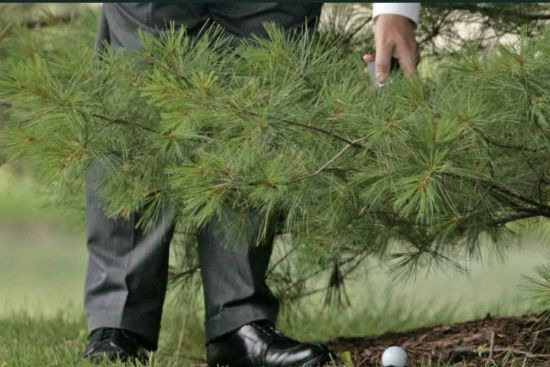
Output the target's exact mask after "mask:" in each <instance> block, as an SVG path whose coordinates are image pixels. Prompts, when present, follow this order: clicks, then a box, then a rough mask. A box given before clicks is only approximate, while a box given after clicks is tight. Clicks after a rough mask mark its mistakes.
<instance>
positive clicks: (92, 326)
mask: <svg viewBox="0 0 550 367" xmlns="http://www.w3.org/2000/svg"><path fill="white" fill-rule="evenodd" d="M87 320H88V331H89V332H90V333H91V332H92V331H94V330H96V329H99V328H104V327H108V328H117V329H124V330H129V331H131V332H134V333H136V334H139V335H140V336H142V337H143V338H145V339H146V340H147V341H148V342H149V344H148V345H145V346H144V347H146V348H147V349H150V350H156V349H157V347H158V336H159V331H160V323H159V322H157V321H153V320H148V319H147V318H146V317H143V312H131V311H128V310H124V312H121V311H120V309H110V308H106V309H101V310H94V311H93V312H90V311H88V312H87Z"/></svg>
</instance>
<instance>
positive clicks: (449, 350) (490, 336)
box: [329, 315, 550, 367]
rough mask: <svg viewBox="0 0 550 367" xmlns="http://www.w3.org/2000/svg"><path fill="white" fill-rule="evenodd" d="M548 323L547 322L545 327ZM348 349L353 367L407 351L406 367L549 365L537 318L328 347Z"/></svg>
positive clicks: (549, 345)
mask: <svg viewBox="0 0 550 367" xmlns="http://www.w3.org/2000/svg"><path fill="white" fill-rule="evenodd" d="M546 325H548V324H546ZM329 345H330V346H331V347H332V348H333V349H334V350H335V351H336V352H338V353H342V352H345V351H349V352H350V353H351V355H352V357H353V362H354V365H355V367H367V366H380V365H381V363H380V358H381V355H382V352H383V351H384V349H386V348H387V347H389V346H392V345H400V346H401V347H403V348H405V350H406V351H407V354H408V356H409V364H408V366H409V367H412V366H420V365H423V366H425V365H428V366H434V367H435V366H464V367H465V366H498V367H505V366H517V367H539V366H540V367H542V366H550V328H549V327H544V326H543V323H542V317H541V316H530V317H527V316H526V317H521V318H512V317H509V318H493V317H491V316H490V315H487V317H486V318H485V319H484V320H479V321H470V322H465V323H460V324H452V325H442V326H437V327H433V328H423V329H418V330H414V331H410V332H404V333H388V334H385V335H382V336H379V337H377V338H373V339H369V338H338V339H335V340H333V341H331V342H330V343H329Z"/></svg>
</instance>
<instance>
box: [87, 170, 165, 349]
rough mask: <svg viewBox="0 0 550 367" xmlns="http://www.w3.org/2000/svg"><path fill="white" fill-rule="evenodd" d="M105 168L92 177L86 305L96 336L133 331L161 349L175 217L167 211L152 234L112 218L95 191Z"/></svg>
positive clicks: (133, 219)
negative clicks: (105, 330) (119, 330)
mask: <svg viewBox="0 0 550 367" xmlns="http://www.w3.org/2000/svg"><path fill="white" fill-rule="evenodd" d="M99 171H100V169H99V167H98V166H97V165H96V166H95V167H94V168H93V169H92V170H91V171H90V173H89V175H88V182H87V183H88V184H87V189H86V226H87V246H88V253H89V258H88V270H87V274H86V284H85V297H84V304H85V309H86V316H87V320H88V328H89V330H90V332H91V331H93V330H95V329H97V328H100V327H114V328H122V329H127V330H130V331H133V332H136V333H138V334H140V335H141V336H143V337H145V338H146V339H147V340H148V341H149V342H150V343H151V347H152V348H156V345H157V341H158V333H159V328H160V320H161V316H162V307H163V303H164V297H165V292H166V283H167V276H168V253H169V242H170V239H171V237H172V233H173V229H174V227H173V224H172V216H171V214H170V212H169V211H168V210H165V211H164V212H163V213H162V214H161V215H160V216H159V218H158V220H157V221H156V223H155V224H154V226H153V227H152V229H151V230H150V231H148V232H146V233H145V232H143V231H141V230H140V229H137V228H136V223H137V221H138V220H139V215H138V214H137V213H136V214H134V215H132V217H131V218H130V219H129V220H124V219H112V218H109V217H107V216H106V214H105V212H104V210H103V203H102V200H101V199H100V198H99V197H98V193H97V191H96V189H95V182H94V181H95V178H96V177H97V174H98V173H99Z"/></svg>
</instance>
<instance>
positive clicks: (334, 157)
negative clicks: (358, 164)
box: [289, 133, 372, 183]
mask: <svg viewBox="0 0 550 367" xmlns="http://www.w3.org/2000/svg"><path fill="white" fill-rule="evenodd" d="M371 136H372V134H371V133H369V134H367V135H364V136H362V137H360V138H358V139H355V140H352V141H351V142H350V143H347V144H346V145H345V146H344V147H343V148H342V149H340V151H339V152H338V153H336V154H335V155H334V156H333V157H332V158H331V159H329V160H328V161H327V162H326V163H325V164H323V165H322V166H321V167H319V168H318V169H317V170H316V171H315V172H312V173H309V174H307V175H304V176H301V177H298V178H295V179H293V180H290V182H289V183H292V182H296V181H300V180H304V179H306V178H311V177H314V176H317V175H319V174H320V173H321V172H323V171H325V170H326V169H327V168H328V167H329V166H330V165H331V164H332V163H334V162H335V161H336V160H337V159H338V158H340V157H341V156H342V154H344V153H345V152H346V151H347V150H348V149H349V148H351V147H352V146H353V145H354V144H357V143H360V142H362V141H364V140H366V139H368V138H369V137H371Z"/></svg>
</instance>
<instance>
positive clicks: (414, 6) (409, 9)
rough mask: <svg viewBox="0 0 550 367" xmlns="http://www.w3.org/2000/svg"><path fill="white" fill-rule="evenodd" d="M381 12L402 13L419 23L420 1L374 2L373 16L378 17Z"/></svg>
mask: <svg viewBox="0 0 550 367" xmlns="http://www.w3.org/2000/svg"><path fill="white" fill-rule="evenodd" d="M380 14H397V15H402V16H404V17H407V18H409V19H410V20H412V21H413V22H415V23H416V24H418V18H419V16H420V3H373V4H372V17H373V18H376V17H377V16H379V15H380Z"/></svg>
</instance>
